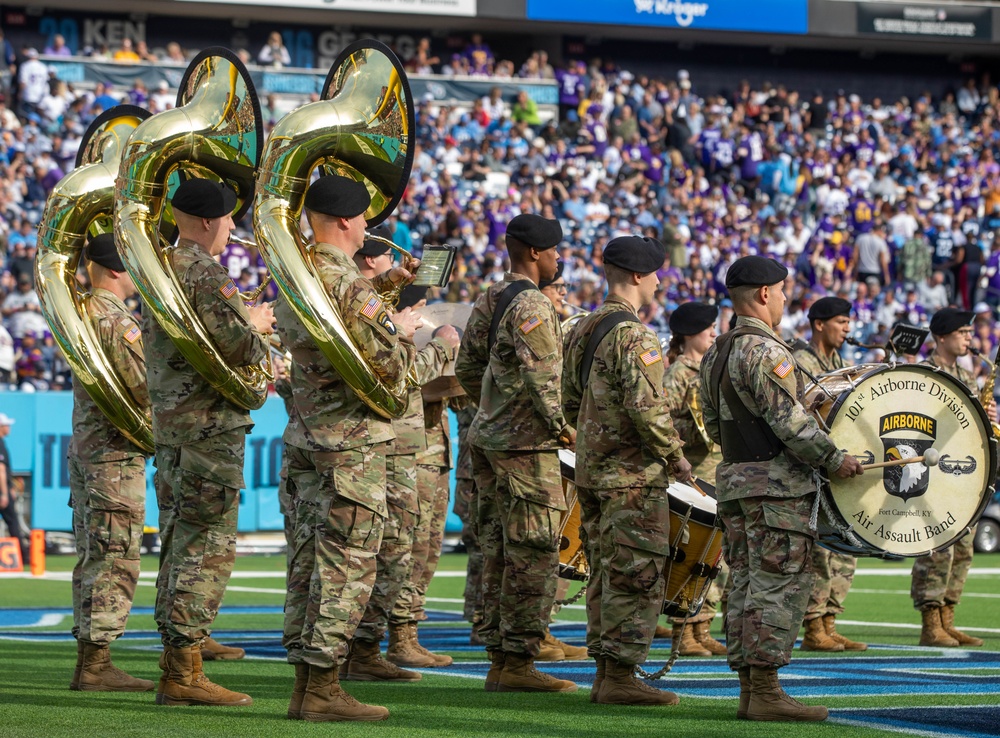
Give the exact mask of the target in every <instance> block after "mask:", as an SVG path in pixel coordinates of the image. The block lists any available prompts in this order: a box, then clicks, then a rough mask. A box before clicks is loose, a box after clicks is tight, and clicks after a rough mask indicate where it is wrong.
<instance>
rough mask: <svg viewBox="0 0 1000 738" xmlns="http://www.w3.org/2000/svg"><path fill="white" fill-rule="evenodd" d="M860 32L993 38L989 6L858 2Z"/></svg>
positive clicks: (970, 38) (950, 37)
mask: <svg viewBox="0 0 1000 738" xmlns="http://www.w3.org/2000/svg"><path fill="white" fill-rule="evenodd" d="M858 33H863V34H875V35H880V36H924V37H928V36H936V37H939V38H949V39H956V38H958V39H969V40H976V41H991V40H992V38H993V20H992V13H991V12H990V9H989V8H982V7H980V8H973V7H955V6H954V5H952V4H950V3H949V4H942V5H901V4H891V5H890V4H887V3H858Z"/></svg>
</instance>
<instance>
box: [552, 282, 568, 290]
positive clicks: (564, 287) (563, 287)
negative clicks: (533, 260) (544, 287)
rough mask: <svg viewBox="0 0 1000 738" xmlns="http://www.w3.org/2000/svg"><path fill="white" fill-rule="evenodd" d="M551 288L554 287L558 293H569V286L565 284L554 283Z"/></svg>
mask: <svg viewBox="0 0 1000 738" xmlns="http://www.w3.org/2000/svg"><path fill="white" fill-rule="evenodd" d="M549 287H552V288H553V289H554V290H555V291H556V292H569V285H568V284H566V283H565V282H553V283H552V284H550V285H549Z"/></svg>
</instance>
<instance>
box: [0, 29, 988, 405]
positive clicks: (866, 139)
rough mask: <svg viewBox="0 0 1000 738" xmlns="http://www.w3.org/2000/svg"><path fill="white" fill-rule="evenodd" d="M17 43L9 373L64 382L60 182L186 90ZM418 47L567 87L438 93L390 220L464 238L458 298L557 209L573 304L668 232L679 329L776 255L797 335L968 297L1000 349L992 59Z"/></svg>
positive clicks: (596, 296)
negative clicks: (849, 76) (650, 56)
mask: <svg viewBox="0 0 1000 738" xmlns="http://www.w3.org/2000/svg"><path fill="white" fill-rule="evenodd" d="M3 43H4V45H5V55H6V57H7V59H6V61H7V63H8V65H9V67H10V71H11V74H10V76H9V77H7V78H6V80H7V82H8V84H9V87H7V88H6V89H4V90H3V91H2V94H0V126H2V141H0V239H2V243H3V246H4V247H3V248H2V249H0V260H2V261H0V274H2V277H0V312H2V318H3V320H2V324H3V325H2V328H0V385H2V386H4V387H7V386H12V387H13V386H17V387H21V388H22V389H25V390H33V389H48V388H53V389H64V388H66V387H67V386H68V384H69V382H70V381H71V375H70V372H69V370H68V367H67V366H66V363H65V361H64V360H63V359H62V358H61V357H60V355H59V351H58V348H57V346H56V345H55V343H54V341H53V339H52V336H51V334H50V333H49V331H48V329H47V326H46V324H45V320H44V318H43V317H42V315H41V312H40V307H39V300H38V295H37V293H36V291H35V289H34V274H33V259H34V255H35V252H36V239H37V237H36V228H37V224H38V221H39V218H40V216H41V213H42V209H43V207H44V204H45V200H46V197H47V196H48V194H49V193H50V192H51V190H52V188H53V187H54V186H55V184H56V183H57V182H58V181H59V179H60V178H61V177H62V176H63V174H64V173H65V172H67V171H69V170H70V169H71V168H72V167H73V165H74V160H75V156H76V153H77V150H78V149H79V146H80V143H81V141H82V137H83V135H84V132H85V130H86V127H87V125H88V124H89V123H90V121H92V120H93V118H94V117H96V115H98V114H99V113H100V112H101V111H102V110H105V109H107V108H108V107H110V106H112V105H114V104H118V103H120V102H125V103H131V104H135V105H140V106H143V107H147V108H148V109H150V110H151V111H153V112H158V111H159V110H162V109H165V108H167V107H170V106H171V104H172V102H173V99H174V94H173V93H172V91H171V90H169V89H168V85H167V83H166V81H164V82H163V83H161V85H159V86H158V87H157V89H156V90H155V91H150V90H147V89H146V88H145V86H144V85H143V84H142V82H141V81H137V82H136V83H135V84H134V85H133V87H132V88H130V89H128V90H117V89H111V88H110V87H108V86H105V85H101V84H98V85H97V86H96V88H95V89H93V90H86V91H77V90H74V88H73V85H71V84H67V83H66V82H64V81H61V80H59V79H58V78H57V77H56V76H55V74H54V73H53V70H50V69H49V68H48V67H47V66H46V64H45V63H44V62H43V61H42V60H40V59H39V58H38V54H37V52H36V51H35V50H32V49H27V50H24V51H23V53H22V54H21V55H20V56H19V57H17V59H16V60H15V58H14V56H15V55H13V54H12V50H10V48H9V47H10V44H9V43H8V42H6V41H4V42H3ZM174 46H176V45H175V44H172V45H170V46H169V47H168V49H167V50H165V53H166V54H168V56H167V57H163V56H162V55H154V54H151V53H150V52H149V51H148V49H145V45H142V47H141V48H139V47H137V48H135V49H131V48H130V49H122V50H119V51H121V52H123V53H122V55H121V58H120V59H117V60H118V61H122V62H123V63H141V62H142V61H154V60H164V59H169V60H174V61H183V60H184V59H185V58H188V57H189V56H190V54H189V53H187V52H185V51H183V50H181V49H180V47H177V48H174ZM60 47H61V48H64V47H62V46H61V45H60V44H59V43H58V40H54V41H53V44H52V48H51V49H50V48H46V49H45V51H46V53H50V54H56V55H59V54H61V53H62V52H60V51H59V50H58V48H60ZM282 48H283V47H282V46H281V45H280V38H277V39H275V38H273V37H272V38H271V39H269V42H268V45H266V46H265V47H264V48H263V49H261V51H260V53H259V54H258V55H257V57H256V58H255V59H254V58H253V57H251V56H250V55H249V54H247V53H246V52H244V53H243V56H244V57H245V58H247V59H248V61H251V62H253V63H259V64H277V65H280V64H283V63H286V62H285V61H284V60H285V59H286V57H287V50H286V51H285V52H284V53H282V51H281V49H282ZM125 52H128V54H126V53H125ZM99 53H103V52H99ZM144 55H145V56H144ZM118 56H119V54H118V53H117V52H116V53H114V54H111V57H110V58H112V59H116V58H117V57H118ZM133 56H136V57H139V62H137V61H136V59H134V58H132V57H133ZM15 61H17V62H19V64H17V65H16V66H14V64H15ZM408 66H409V68H410V69H411V70H412V71H415V72H421V73H427V72H435V73H442V74H472V75H479V76H490V77H492V78H523V79H526V80H528V79H540V78H550V79H554V80H556V82H557V83H558V85H559V109H560V115H559V117H558V119H555V118H553V117H551V116H550V117H549V118H548V119H547V118H546V116H545V115H543V114H541V113H540V111H539V109H538V107H537V106H536V104H535V103H534V102H533V101H532V100H531V99H530V98H529V97H528V95H527V94H526V93H524V92H522V93H521V94H519V95H518V96H517V99H516V100H515V101H513V102H511V101H505V100H503V99H502V95H501V92H500V89H499V88H497V89H495V90H493V91H492V92H491V93H490V94H489V95H487V96H485V97H483V98H482V99H480V100H475V101H471V102H470V103H469V104H468V105H465V106H461V107H447V106H443V105H441V104H440V103H436V102H435V101H433V100H418V101H416V103H417V104H416V145H415V146H414V155H415V158H414V167H413V174H412V176H411V179H410V184H409V186H408V188H407V190H406V193H405V196H404V198H403V201H402V203H401V204H400V206H399V207H398V208H397V210H396V212H395V213H394V215H393V216H392V217H391V218H390V220H389V227H390V229H391V230H392V232H393V238H394V240H395V241H396V242H397V243H399V244H400V245H402V246H403V247H404V248H407V249H412V250H414V251H415V252H416V253H418V254H419V253H420V251H421V248H422V247H423V245H424V244H427V243H447V244H450V245H454V246H455V247H457V248H458V249H459V252H460V259H459V260H458V266H457V268H456V271H455V274H454V276H453V280H452V283H451V285H450V287H449V288H448V290H447V293H446V294H444V295H440V297H441V298H442V299H447V300H450V301H463V302H471V301H472V300H474V299H475V296H476V295H477V294H478V293H479V291H480V290H481V289H483V286H484V285H487V284H489V283H492V282H495V281H498V280H500V279H501V278H502V276H503V272H504V243H503V236H504V231H505V228H506V224H507V223H508V222H509V221H510V219H511V218H512V217H513V216H514V215H516V214H518V213H520V212H536V213H539V214H542V215H544V216H546V217H554V218H558V219H559V220H560V221H561V222H562V224H563V229H564V233H565V244H564V248H563V252H562V254H563V256H562V258H563V262H564V278H565V280H566V282H567V283H568V284H569V285H570V294H569V296H568V299H567V302H568V304H569V305H570V306H571V307H570V308H568V309H569V310H573V309H574V308H583V309H586V310H589V309H592V308H594V307H595V306H596V305H597V304H599V302H600V299H601V296H602V294H603V291H604V288H605V285H604V281H603V275H602V269H601V249H602V247H603V245H604V244H605V243H606V242H607V240H608V239H610V238H613V237H615V236H617V235H621V234H625V233H633V232H642V233H644V234H647V235H654V236H656V237H658V238H661V239H662V240H663V241H664V242H665V243H666V244H667V246H668V252H669V258H668V259H667V260H666V261H665V262H664V265H663V268H662V270H661V272H660V275H659V276H660V278H661V285H660V289H659V293H658V299H657V300H656V302H655V304H654V305H653V306H652V307H651V308H650V309H648V310H647V311H646V312H645V313H644V315H643V317H644V319H645V321H646V322H647V323H648V324H649V325H651V326H652V327H654V329H656V330H657V331H658V332H659V333H660V334H661V336H663V337H666V335H667V333H668V328H667V322H668V319H669V316H670V313H671V312H672V311H673V310H674V309H675V308H676V306H677V305H678V304H680V303H682V302H685V301H687V300H707V301H714V302H717V303H718V304H720V306H721V307H722V308H723V310H722V313H721V320H722V322H723V325H725V323H726V321H728V319H729V315H730V314H731V312H730V310H729V309H728V308H729V307H730V306H729V303H728V301H727V299H726V294H725V289H724V286H723V285H724V282H725V275H726V271H727V268H728V266H729V265H730V264H731V263H732V262H733V261H734V260H736V259H737V258H739V257H740V256H744V255H747V254H764V255H769V256H773V257H774V258H776V259H778V260H780V261H782V262H783V263H784V264H785V265H787V266H788V267H789V270H790V276H789V278H788V284H787V289H786V291H787V294H788V297H789V309H788V311H787V317H786V319H785V321H784V323H783V326H782V327H783V331H784V333H785V336H786V338H789V339H791V338H795V337H803V336H805V335H806V334H807V333H808V320H807V318H806V313H807V311H808V308H809V306H810V304H811V303H812V302H813V301H814V300H815V299H817V298H819V297H822V296H824V295H830V294H832V295H838V296H841V297H844V298H846V299H848V300H850V301H852V302H853V304H854V314H853V318H854V323H853V325H854V336H855V337H856V338H857V339H858V340H860V341H861V342H865V343H879V342H884V339H885V333H886V330H887V328H889V327H890V326H891V325H892V324H893V323H894V322H896V321H897V320H903V321H906V322H909V323H914V324H921V325H926V323H927V320H928V318H929V315H930V314H932V313H933V312H934V311H935V310H936V309H938V308H940V307H943V306H946V305H955V306H958V307H963V308H965V309H972V310H974V311H975V312H976V313H977V320H976V329H975V333H976V336H975V344H976V346H977V347H978V348H979V349H980V350H982V351H983V352H984V353H988V354H989V353H992V352H993V350H994V344H995V343H996V342H997V340H998V338H1000V332H998V327H997V323H996V321H995V318H996V316H997V314H998V307H1000V243H998V239H997V234H998V232H1000V163H998V161H997V153H998V151H997V149H998V146H1000V141H998V131H997V127H998V122H997V121H998V117H1000V93H998V89H997V87H996V86H995V85H993V84H992V83H991V82H990V80H989V79H988V78H984V79H983V80H981V83H980V82H977V81H976V80H974V79H969V80H967V81H965V82H964V83H959V81H957V84H956V87H957V89H956V90H955V91H954V92H953V93H952V92H949V93H948V94H945V95H944V96H943V97H935V96H933V95H931V94H930V93H927V92H921V91H916V90H915V91H914V94H913V96H912V97H911V98H901V99H899V100H895V101H891V102H890V101H883V100H881V99H878V98H874V99H871V100H862V99H860V98H859V97H858V96H857V95H854V94H851V93H850V92H849V91H844V90H839V91H837V93H836V94H835V95H833V96H832V97H830V98H827V97H826V96H824V94H823V93H822V92H821V91H819V90H815V91H814V90H789V89H786V88H785V87H784V86H783V85H781V84H780V83H771V82H763V83H760V84H756V83H751V82H749V81H745V82H743V83H742V84H740V85H739V86H738V87H737V89H735V90H731V91H728V92H721V91H715V90H705V89H699V87H698V85H697V80H696V79H692V78H691V76H690V75H689V74H688V73H687V72H686V71H685V70H683V69H682V70H679V71H678V70H671V71H670V73H669V74H668V73H667V71H666V70H664V74H662V75H661V76H647V75H644V74H633V73H632V72H630V71H628V70H626V69H622V68H620V67H619V66H618V65H616V64H615V63H614V62H613V61H611V60H601V59H595V60H593V61H592V62H591V63H590V64H587V63H585V62H577V61H574V62H570V63H569V64H568V65H566V67H565V68H554V67H553V66H552V65H551V64H550V62H549V60H548V57H547V55H546V54H545V52H536V53H534V54H532V55H531V56H530V57H529V58H528V59H527V60H526V61H525V62H524V63H523V64H522V65H521V66H520V68H519V69H518V70H517V71H515V65H514V64H513V63H511V62H510V61H506V60H497V59H496V58H495V56H494V54H493V52H492V51H491V50H490V48H489V46H488V45H486V44H485V43H483V41H482V39H481V38H479V37H476V36H473V38H472V39H471V41H470V43H469V45H468V47H467V49H466V50H465V53H462V54H454V55H452V56H451V58H449V59H446V60H442V59H441V58H439V57H437V56H434V54H433V52H432V51H431V46H430V42H429V41H428V40H426V39H425V40H423V41H421V43H420V44H419V46H418V48H417V51H416V54H415V55H414V57H413V59H412V60H411V61H410V63H409V64H408ZM14 98H16V104H15V103H14ZM276 105H277V103H276V101H275V100H274V98H273V96H269V97H268V98H266V99H265V100H262V108H263V111H264V119H265V122H266V124H267V125H268V127H269V126H270V125H273V123H274V122H275V121H276V119H277V118H278V117H280V115H277V114H276ZM243 226H244V227H248V226H249V219H244V223H243ZM247 235H252V234H247ZM223 263H224V264H225V265H226V267H227V268H228V270H229V272H230V274H231V276H232V277H233V278H234V280H236V281H237V283H238V285H239V286H240V288H241V289H243V288H245V287H246V288H249V287H253V286H255V285H256V284H257V282H258V280H259V279H260V278H261V276H262V275H263V274H264V273H265V271H266V270H265V268H264V265H263V262H262V261H261V260H260V258H259V256H258V255H256V254H253V253H248V252H247V251H246V250H245V249H244V248H243V247H242V246H238V245H233V246H231V247H230V249H229V250H228V251H227V252H226V254H224V255H223ZM859 352H860V350H859ZM875 355H876V354H871V355H869V356H875ZM851 358H852V359H854V360H859V359H861V358H863V356H862V355H861V354H860V353H859V355H857V356H852V357H851ZM963 360H968V361H969V362H970V366H969V367H968V368H970V369H974V370H976V371H981V370H982V369H981V367H978V366H972V363H973V360H972V359H971V357H965V358H964V359H963Z"/></svg>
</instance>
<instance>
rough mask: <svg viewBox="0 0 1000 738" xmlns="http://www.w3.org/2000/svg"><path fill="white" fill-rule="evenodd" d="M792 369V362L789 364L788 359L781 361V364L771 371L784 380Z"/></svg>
mask: <svg viewBox="0 0 1000 738" xmlns="http://www.w3.org/2000/svg"><path fill="white" fill-rule="evenodd" d="M794 368H795V366H794V365H793V364H792V362H790V361H789V360H788V359H782V361H781V363H780V364H778V365H777V366H776V367H774V369H772V370H771V371H772V372H774V373H775V374H777V375H778V376H779V377H781V378H782V379H784V378H785V377H787V376H788V374H789V372H791V371H792V369H794Z"/></svg>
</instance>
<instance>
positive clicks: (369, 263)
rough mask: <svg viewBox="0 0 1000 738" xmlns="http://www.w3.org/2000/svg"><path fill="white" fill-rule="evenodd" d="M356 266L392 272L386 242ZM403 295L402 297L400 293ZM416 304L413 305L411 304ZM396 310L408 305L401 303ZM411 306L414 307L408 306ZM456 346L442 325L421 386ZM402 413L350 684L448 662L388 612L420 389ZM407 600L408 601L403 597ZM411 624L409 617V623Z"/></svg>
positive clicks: (398, 677) (372, 273) (417, 431)
mask: <svg viewBox="0 0 1000 738" xmlns="http://www.w3.org/2000/svg"><path fill="white" fill-rule="evenodd" d="M382 229H383V226H379V227H378V228H376V229H375V230H374V231H373V233H374V234H375V235H377V236H381V237H383V238H389V236H391V234H390V233H389V232H388V229H384V230H382ZM354 263H355V264H356V265H357V267H358V271H359V272H360V273H361V276H363V277H365V278H366V279H375V278H376V277H377V276H378V275H379V274H382V273H383V272H386V271H388V270H389V269H391V268H392V252H391V251H390V249H389V246H388V245H387V244H385V243H384V242H380V241H376V240H374V239H367V240H366V241H365V244H364V246H362V248H361V250H360V251H358V253H356V254H355V255H354ZM404 297H405V295H404ZM414 302H415V301H414ZM399 305H400V307H407V301H406V300H404V299H400V301H399ZM409 306H411V307H412V304H410V305H409ZM457 348H458V333H457V331H455V329H454V328H452V327H451V326H446V327H444V328H442V329H440V331H439V332H438V333H437V337H435V338H434V339H433V340H432V341H431V342H430V343H428V344H427V346H425V347H424V348H423V349H421V350H420V351H418V352H417V354H416V356H415V358H414V362H413V368H414V374H415V375H416V379H417V382H418V383H419V384H420V385H422V384H424V383H426V382H429V381H431V380H432V379H436V378H437V377H439V376H440V375H441V372H442V371H444V368H445V365H446V364H447V363H448V362H449V361H451V360H452V358H453V356H454V353H455V350H456V349H457ZM408 394H409V397H408V400H407V408H406V412H405V413H404V414H403V416H402V417H401V418H396V419H395V420H393V421H392V430H393V433H394V434H395V439H394V440H392V441H389V443H388V446H387V448H386V459H385V463H386V510H387V512H388V516H387V517H386V519H385V526H384V529H383V532H382V543H381V546H380V547H379V551H378V556H377V557H376V574H375V584H374V587H373V588H372V595H371V598H370V599H369V600H368V606H367V607H366V608H365V612H364V615H363V616H362V618H361V623H360V624H359V625H358V628H357V630H356V631H355V633H354V640H353V641H352V643H351V652H350V654H349V656H348V659H347V661H346V662H345V663H344V665H343V668H342V669H341V672H342V673H341V678H342V679H345V680H349V681H402V682H416V681H420V678H421V677H420V674H419V673H418V672H415V671H408V670H406V669H400V668H399V666H420V667H428V666H446V665H447V664H450V663H451V658H450V657H441V659H442V661H444V660H446V661H447V663H440V664H439V663H438V661H437V660H435V659H434V658H433V657H432V656H430V654H427V655H425V654H421V653H418V652H417V651H416V649H414V648H412V647H406V646H408V645H409V639H408V637H407V636H408V632H407V631H406V629H405V628H403V627H401V626H399V625H398V624H396V623H394V622H392V621H390V617H389V615H390V613H391V612H392V611H393V608H394V607H395V606H396V605H397V600H399V599H400V594H401V593H402V592H403V590H404V587H405V586H406V584H407V582H409V580H410V570H411V568H412V557H411V551H412V550H413V547H414V533H415V530H416V528H417V522H416V521H417V516H418V512H419V510H418V500H417V455H418V454H419V453H420V452H421V451H422V450H423V449H424V448H425V446H426V443H425V442H424V413H423V402H422V401H421V398H420V387H419V386H416V387H410V388H409V393H408ZM406 599H407V601H408V598H406ZM407 620H409V619H407ZM386 627H389V654H388V656H389V659H388V660H386V659H383V658H382V654H381V652H380V650H379V643H380V642H381V640H382V637H383V636H384V635H385V631H386ZM400 646H403V648H402V654H398V653H397V654H396V655H402V656H403V658H402V659H394V658H392V656H393V653H394V649H395V650H396V651H399V650H400Z"/></svg>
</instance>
